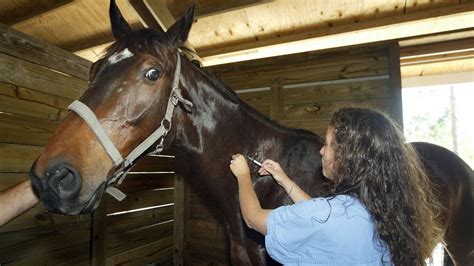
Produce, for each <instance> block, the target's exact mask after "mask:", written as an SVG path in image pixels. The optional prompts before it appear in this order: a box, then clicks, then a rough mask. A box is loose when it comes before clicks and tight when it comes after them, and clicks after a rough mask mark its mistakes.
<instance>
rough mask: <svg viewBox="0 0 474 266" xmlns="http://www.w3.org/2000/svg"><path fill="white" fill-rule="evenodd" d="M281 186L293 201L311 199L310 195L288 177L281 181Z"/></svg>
mask: <svg viewBox="0 0 474 266" xmlns="http://www.w3.org/2000/svg"><path fill="white" fill-rule="evenodd" d="M281 186H282V187H283V189H284V190H285V191H286V193H287V194H288V197H290V198H291V199H292V200H293V202H294V203H297V202H300V201H302V200H309V199H311V197H310V196H309V195H308V194H306V192H304V191H303V190H302V189H301V188H300V187H299V186H298V185H297V184H296V183H295V182H293V181H292V180H291V179H289V178H288V179H285V180H284V181H282V182H281Z"/></svg>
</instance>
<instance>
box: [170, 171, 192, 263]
mask: <svg viewBox="0 0 474 266" xmlns="http://www.w3.org/2000/svg"><path fill="white" fill-rule="evenodd" d="M174 206H175V208H174V228H173V237H174V241H173V261H174V265H177V266H180V265H184V263H185V262H184V256H185V252H186V250H185V248H186V239H187V235H188V234H187V227H188V225H187V223H188V221H189V186H188V185H187V183H186V182H184V180H183V177H181V176H178V175H175V178H174Z"/></svg>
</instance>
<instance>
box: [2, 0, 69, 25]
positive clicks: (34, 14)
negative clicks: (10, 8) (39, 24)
mask: <svg viewBox="0 0 474 266" xmlns="http://www.w3.org/2000/svg"><path fill="white" fill-rule="evenodd" d="M73 3H74V0H61V1H56V2H54V3H53V4H51V5H48V6H40V7H39V8H37V9H35V10H31V11H29V12H28V13H26V14H25V15H24V16H15V17H12V18H10V19H7V21H4V22H3V23H4V24H5V25H8V26H13V27H14V26H19V25H21V24H24V23H28V22H30V21H32V20H37V19H38V18H40V17H42V16H45V15H47V14H50V13H53V12H56V11H58V10H59V9H61V8H64V7H66V6H69V5H70V4H73Z"/></svg>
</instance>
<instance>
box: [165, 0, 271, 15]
mask: <svg viewBox="0 0 474 266" xmlns="http://www.w3.org/2000/svg"><path fill="white" fill-rule="evenodd" d="M171 2H172V3H171V4H168V5H167V6H168V8H169V10H170V12H171V14H173V17H180V16H182V15H183V14H184V12H185V11H186V9H187V8H188V7H189V6H190V5H191V3H192V2H193V1H189V0H188V1H182V0H179V1H171ZM265 2H268V1H261V0H212V1H202V2H196V13H195V16H196V18H197V19H199V18H203V17H207V16H216V15H219V14H222V13H227V12H230V11H234V10H238V9H242V8H247V7H250V6H253V5H257V4H262V3H265Z"/></svg>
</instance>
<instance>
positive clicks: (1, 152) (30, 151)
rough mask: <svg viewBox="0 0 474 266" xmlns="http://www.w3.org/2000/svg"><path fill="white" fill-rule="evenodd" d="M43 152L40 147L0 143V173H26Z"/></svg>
mask: <svg viewBox="0 0 474 266" xmlns="http://www.w3.org/2000/svg"><path fill="white" fill-rule="evenodd" d="M42 150H43V147H41V146H30V145H17V144H5V143H0V158H2V160H0V172H10V173H27V172H29V171H30V167H31V164H32V163H33V161H34V160H35V159H36V158H37V157H38V155H39V154H40V152H41V151H42Z"/></svg>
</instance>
